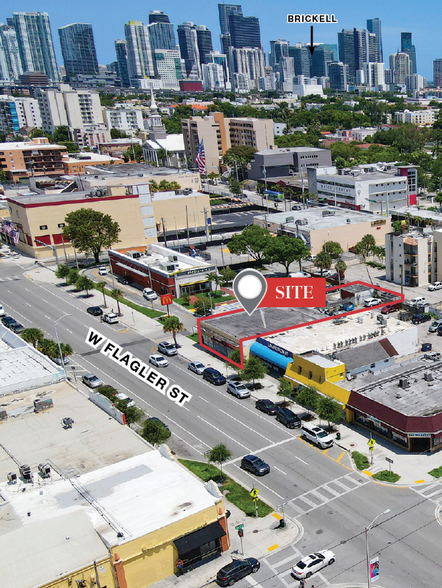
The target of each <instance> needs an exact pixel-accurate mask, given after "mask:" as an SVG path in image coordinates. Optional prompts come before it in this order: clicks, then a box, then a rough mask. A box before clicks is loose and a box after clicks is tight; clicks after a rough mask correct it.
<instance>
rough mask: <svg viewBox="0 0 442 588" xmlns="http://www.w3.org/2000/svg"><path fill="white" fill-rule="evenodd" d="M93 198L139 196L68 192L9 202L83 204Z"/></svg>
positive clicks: (12, 199)
mask: <svg viewBox="0 0 442 588" xmlns="http://www.w3.org/2000/svg"><path fill="white" fill-rule="evenodd" d="M91 198H103V199H104V198H115V200H118V199H121V198H138V196H137V195H132V194H126V195H123V196H110V195H107V194H104V195H101V196H99V195H98V194H96V195H94V196H91V191H88V192H67V193H64V194H22V195H20V194H19V195H17V196H14V197H8V198H7V200H8V201H11V202H15V203H16V204H19V205H21V206H26V205H27V204H48V205H49V204H57V203H64V202H81V201H82V200H86V201H87V200H91Z"/></svg>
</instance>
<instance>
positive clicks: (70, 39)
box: [58, 22, 98, 80]
mask: <svg viewBox="0 0 442 588" xmlns="http://www.w3.org/2000/svg"><path fill="white" fill-rule="evenodd" d="M58 34H59V35H60V45H61V53H62V55H63V61H64V67H65V70H66V77H67V79H68V80H69V79H70V78H73V77H75V76H76V75H77V74H87V75H97V74H98V61H97V52H96V50H95V43H94V33H93V31H92V25H91V24H84V23H79V22H76V23H74V24H69V25H66V26H64V27H61V28H59V29H58Z"/></svg>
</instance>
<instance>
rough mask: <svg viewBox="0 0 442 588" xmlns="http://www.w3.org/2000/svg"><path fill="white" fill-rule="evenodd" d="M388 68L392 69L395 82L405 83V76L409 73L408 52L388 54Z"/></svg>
mask: <svg viewBox="0 0 442 588" xmlns="http://www.w3.org/2000/svg"><path fill="white" fill-rule="evenodd" d="M390 69H392V70H393V71H394V78H395V83H396V84H405V78H406V77H407V76H409V75H411V62H410V56H409V55H408V53H405V52H400V53H393V54H392V55H390Z"/></svg>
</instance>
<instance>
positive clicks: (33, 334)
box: [21, 327, 45, 348]
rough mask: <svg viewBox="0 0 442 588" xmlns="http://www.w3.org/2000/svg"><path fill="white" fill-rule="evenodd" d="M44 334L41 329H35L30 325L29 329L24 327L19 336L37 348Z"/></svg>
mask: <svg viewBox="0 0 442 588" xmlns="http://www.w3.org/2000/svg"><path fill="white" fill-rule="evenodd" d="M44 337H45V336H44V334H43V332H42V331H40V329H35V328H33V327H30V328H29V329H25V330H24V331H23V333H22V334H21V338H22V339H23V340H24V341H26V343H29V344H30V345H32V346H33V347H35V348H37V347H38V346H39V344H40V343H41V342H42V341H43V339H44Z"/></svg>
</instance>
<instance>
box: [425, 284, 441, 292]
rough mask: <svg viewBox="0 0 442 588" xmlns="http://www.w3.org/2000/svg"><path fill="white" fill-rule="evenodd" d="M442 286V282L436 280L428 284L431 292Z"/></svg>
mask: <svg viewBox="0 0 442 588" xmlns="http://www.w3.org/2000/svg"><path fill="white" fill-rule="evenodd" d="M441 288H442V282H434V284H430V285H429V286H428V289H429V290H430V292H432V291H433V290H440V289H441Z"/></svg>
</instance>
